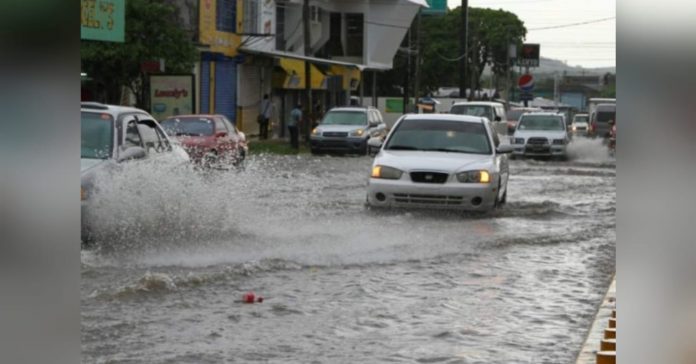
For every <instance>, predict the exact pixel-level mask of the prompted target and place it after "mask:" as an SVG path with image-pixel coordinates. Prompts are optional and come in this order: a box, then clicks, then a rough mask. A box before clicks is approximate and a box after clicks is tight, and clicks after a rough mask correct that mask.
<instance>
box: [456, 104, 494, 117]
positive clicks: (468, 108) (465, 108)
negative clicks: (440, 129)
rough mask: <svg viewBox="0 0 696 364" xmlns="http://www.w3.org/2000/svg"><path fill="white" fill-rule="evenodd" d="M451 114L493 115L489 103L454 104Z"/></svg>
mask: <svg viewBox="0 0 696 364" xmlns="http://www.w3.org/2000/svg"><path fill="white" fill-rule="evenodd" d="M450 114H459V115H472V116H481V117H484V118H490V117H491V107H490V106H487V105H454V106H452V109H451V110H450Z"/></svg>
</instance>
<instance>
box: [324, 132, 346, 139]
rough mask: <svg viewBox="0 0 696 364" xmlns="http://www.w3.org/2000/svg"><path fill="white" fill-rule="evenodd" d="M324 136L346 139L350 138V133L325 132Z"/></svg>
mask: <svg viewBox="0 0 696 364" xmlns="http://www.w3.org/2000/svg"><path fill="white" fill-rule="evenodd" d="M322 135H323V136H325V137H334V138H345V137H347V136H348V133H347V132H341V131H325V132H324V133H323V134H322Z"/></svg>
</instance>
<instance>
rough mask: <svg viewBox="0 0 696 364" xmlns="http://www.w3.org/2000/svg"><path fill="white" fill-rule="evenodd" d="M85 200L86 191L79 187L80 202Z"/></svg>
mask: <svg viewBox="0 0 696 364" xmlns="http://www.w3.org/2000/svg"><path fill="white" fill-rule="evenodd" d="M86 199H87V190H85V188H84V187H82V186H80V201H84V200H86Z"/></svg>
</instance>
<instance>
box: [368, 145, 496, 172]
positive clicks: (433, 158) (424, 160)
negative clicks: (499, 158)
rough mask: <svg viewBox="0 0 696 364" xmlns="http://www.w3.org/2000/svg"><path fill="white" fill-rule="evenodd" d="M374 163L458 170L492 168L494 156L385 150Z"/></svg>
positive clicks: (400, 167) (402, 167)
mask: <svg viewBox="0 0 696 364" xmlns="http://www.w3.org/2000/svg"><path fill="white" fill-rule="evenodd" d="M374 165H384V166H389V167H394V168H398V169H400V170H402V171H414V170H426V171H443V172H456V171H462V170H467V169H488V170H491V169H493V167H494V157H493V156H492V155H481V154H465V153H445V152H423V151H409V150H399V151H387V150H383V151H381V152H380V153H379V154H378V155H377V157H376V158H375V161H374Z"/></svg>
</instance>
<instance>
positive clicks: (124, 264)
mask: <svg viewBox="0 0 696 364" xmlns="http://www.w3.org/2000/svg"><path fill="white" fill-rule="evenodd" d="M570 150H571V158H570V160H569V161H536V160H515V161H511V179H510V182H509V186H508V188H509V192H508V203H507V204H506V205H505V206H504V207H503V208H502V209H499V210H497V211H495V212H493V213H490V214H487V215H474V216H468V215H462V214H456V213H436V212H431V211H428V212H425V211H386V212H373V211H370V210H366V209H365V208H364V206H363V203H364V201H365V186H366V179H367V176H368V172H369V168H370V164H371V158H369V157H350V156H346V157H343V156H336V157H332V156H305V155H302V156H255V157H253V158H252V159H251V160H249V162H248V163H247V167H246V169H245V170H244V171H241V172H238V171H228V172H220V171H216V172H213V173H201V172H194V171H191V170H188V169H181V168H171V167H163V166H158V165H137V164H135V163H133V164H132V165H127V166H125V168H124V169H123V171H122V172H121V173H119V174H118V175H116V176H112V177H109V178H104V180H102V181H99V182H100V183H101V185H102V186H103V187H102V190H101V192H100V193H98V194H96V195H94V196H93V198H92V201H91V203H92V204H93V207H94V208H95V210H98V211H99V212H98V213H95V214H94V216H93V218H94V220H95V221H97V222H98V223H99V225H100V243H99V244H97V245H95V246H94V247H91V248H85V249H83V251H82V269H81V276H82V283H81V301H82V335H81V336H82V360H83V362H85V363H248V362H265V363H377V362H389V363H391V362H393V363H554V364H556V363H572V362H574V359H575V356H576V355H577V352H578V351H579V349H580V347H581V345H582V342H583V339H584V336H585V334H586V333H587V330H588V329H589V327H590V325H591V323H592V319H593V315H594V312H595V309H596V307H597V305H598V304H599V302H600V301H601V299H602V296H603V293H604V291H605V290H606V288H607V287H608V285H609V282H610V280H611V276H612V275H613V272H614V267H615V266H614V258H615V241H616V234H615V225H616V220H615V205H616V168H615V166H616V163H615V161H614V160H613V159H612V158H609V157H608V156H607V153H606V147H603V146H602V145H601V144H600V143H599V142H595V141H590V140H578V141H575V142H574V144H573V145H571V147H570ZM248 291H253V292H255V293H256V295H260V296H263V298H264V301H263V302H262V303H256V304H243V303H242V302H241V299H242V295H243V294H244V293H245V292H248Z"/></svg>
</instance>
